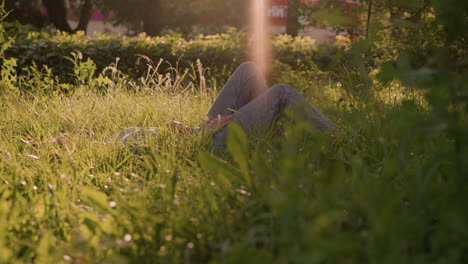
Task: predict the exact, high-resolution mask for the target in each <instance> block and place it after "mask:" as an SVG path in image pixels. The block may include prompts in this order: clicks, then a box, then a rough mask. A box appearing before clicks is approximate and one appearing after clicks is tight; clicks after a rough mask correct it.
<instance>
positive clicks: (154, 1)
mask: <svg viewBox="0 0 468 264" xmlns="http://www.w3.org/2000/svg"><path fill="white" fill-rule="evenodd" d="M142 18H143V30H144V31H145V33H146V34H147V35H148V36H158V35H159V34H161V30H162V21H161V0H150V2H149V3H148V6H147V8H146V10H145V12H144V14H143V17H142Z"/></svg>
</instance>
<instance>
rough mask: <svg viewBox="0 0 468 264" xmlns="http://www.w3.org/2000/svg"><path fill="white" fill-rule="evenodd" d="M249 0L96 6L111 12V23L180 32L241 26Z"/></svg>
mask: <svg viewBox="0 0 468 264" xmlns="http://www.w3.org/2000/svg"><path fill="white" fill-rule="evenodd" d="M248 2H249V0H225V1H218V0H196V1H194V0H178V1H172V0H134V1H132V3H131V5H129V3H128V1H125V0H103V1H102V2H101V5H100V7H101V8H102V9H103V10H104V11H105V12H106V13H107V14H108V13H109V12H115V13H116V16H115V18H114V19H113V22H114V23H115V24H125V25H127V26H129V27H130V28H131V29H133V30H134V31H136V32H145V33H146V34H148V35H150V36H156V35H159V34H161V32H162V31H163V30H173V31H177V32H181V33H184V34H189V33H191V32H193V31H201V33H216V32H219V31H222V30H223V28H225V27H227V26H234V27H238V28H239V27H243V26H245V24H244V23H246V22H248V19H246V17H247V7H248Z"/></svg>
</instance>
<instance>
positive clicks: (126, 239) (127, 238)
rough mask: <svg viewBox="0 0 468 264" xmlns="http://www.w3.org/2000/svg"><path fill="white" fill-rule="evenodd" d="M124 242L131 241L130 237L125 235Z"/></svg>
mask: <svg viewBox="0 0 468 264" xmlns="http://www.w3.org/2000/svg"><path fill="white" fill-rule="evenodd" d="M124 240H125V241H126V242H129V241H130V240H132V235H130V234H126V235H125V236H124Z"/></svg>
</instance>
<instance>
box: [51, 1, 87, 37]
mask: <svg viewBox="0 0 468 264" xmlns="http://www.w3.org/2000/svg"><path fill="white" fill-rule="evenodd" d="M42 2H43V3H44V6H45V7H46V8H47V13H48V15H49V19H50V21H51V22H52V24H53V25H54V26H55V27H56V28H57V29H58V30H60V31H64V32H67V33H76V32H77V31H80V30H83V31H86V29H87V28H88V24H89V20H90V19H91V14H92V10H93V0H85V2H84V4H83V6H82V7H81V12H80V21H79V22H78V26H77V27H76V29H72V28H71V27H70V24H68V21H67V9H66V7H65V2H64V1H63V0H42Z"/></svg>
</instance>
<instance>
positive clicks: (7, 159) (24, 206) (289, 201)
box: [0, 0, 468, 263]
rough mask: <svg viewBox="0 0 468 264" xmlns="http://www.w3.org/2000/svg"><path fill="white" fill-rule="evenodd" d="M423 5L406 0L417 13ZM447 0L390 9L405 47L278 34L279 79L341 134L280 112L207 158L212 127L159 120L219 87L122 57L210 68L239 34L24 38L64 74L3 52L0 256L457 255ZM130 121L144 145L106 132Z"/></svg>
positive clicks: (338, 259)
mask: <svg viewBox="0 0 468 264" xmlns="http://www.w3.org/2000/svg"><path fill="white" fill-rule="evenodd" d="M417 2H419V1H409V2H408V3H412V4H414V6H407V5H406V4H405V5H403V3H400V4H401V5H402V6H401V7H399V8H402V9H408V10H409V11H411V10H412V9H410V8H414V11H412V12H416V11H417V10H419V9H418V5H417ZM443 2H445V1H438V0H434V1H432V2H430V3H432V4H433V5H431V6H430V7H431V8H429V9H428V10H431V11H430V12H429V13H427V14H426V15H427V17H426V18H427V19H428V20H427V21H425V22H424V21H419V22H413V23H415V24H411V23H408V22H407V21H406V22H402V21H398V22H395V23H398V25H400V26H401V27H404V28H402V31H404V32H403V33H402V43H401V45H400V44H398V43H397V42H395V41H393V40H392V39H390V38H388V37H389V35H388V34H387V33H388V32H380V33H381V34H380V33H379V34H377V33H378V32H376V34H374V33H372V34H369V38H368V39H367V40H366V39H363V40H360V41H358V42H354V43H352V44H350V43H347V42H345V41H343V42H340V43H338V44H337V45H335V46H319V47H316V46H315V44H314V43H313V41H310V40H308V39H302V38H295V39H292V38H289V37H285V36H281V37H278V38H276V39H275V40H274V41H275V47H276V52H277V54H278V55H279V60H278V61H276V63H275V65H274V67H275V75H276V76H275V80H276V81H279V82H283V83H287V84H290V85H291V86H293V87H296V88H297V89H298V90H299V91H300V92H301V93H302V94H304V95H305V96H306V98H307V99H308V100H309V101H310V102H312V103H313V104H314V105H316V106H317V107H318V108H320V109H321V111H323V112H324V113H325V114H326V115H327V116H329V117H330V118H331V119H332V120H334V121H336V123H337V124H338V129H337V130H335V131H333V132H331V134H330V133H325V134H322V133H318V132H317V131H315V130H314V129H313V128H312V127H311V126H310V124H306V123H303V122H301V121H300V120H297V119H296V118H295V117H294V116H292V115H288V116H289V117H290V118H289V119H290V121H283V120H280V122H279V123H277V126H275V127H273V128H272V129H271V130H270V131H269V132H268V133H267V134H265V135H263V136H262V137H253V138H248V137H247V136H246V134H245V133H244V131H243V130H242V129H241V128H240V127H238V126H235V125H231V126H230V127H229V129H230V134H229V138H228V144H227V149H226V151H223V152H221V153H216V155H215V154H214V153H212V152H211V151H210V146H209V143H208V142H207V141H208V140H207V139H206V138H204V137H202V136H193V137H185V136H184V135H179V134H174V132H172V131H169V130H167V129H165V128H164V126H163V125H161V124H164V123H166V122H168V121H169V120H172V119H173V120H179V121H182V122H184V123H187V124H188V125H192V126H196V125H198V124H199V123H200V122H202V120H203V119H204V114H205V113H206V112H207V110H208V108H209V106H210V104H211V103H212V101H213V100H214V98H215V96H216V93H215V92H213V89H205V88H206V86H208V87H213V86H215V84H216V83H213V82H212V81H213V80H210V81H208V82H204V81H203V80H205V79H206V78H205V76H204V73H205V69H204V68H203V66H202V65H201V63H198V64H197V66H193V67H188V70H187V71H181V70H179V69H178V68H177V67H173V68H172V69H171V70H169V71H166V69H164V66H162V64H163V63H162V62H161V61H160V62H159V63H157V64H154V63H152V62H151V60H149V59H148V58H147V57H144V56H140V57H139V59H140V63H145V65H141V64H132V63H133V61H134V60H135V57H134V53H133V52H135V50H136V51H138V53H137V54H152V53H151V52H155V54H165V56H169V58H170V59H171V58H172V59H174V62H173V63H175V61H176V60H177V59H178V58H179V57H178V56H180V55H182V54H184V57H187V58H186V59H185V60H186V61H183V60H184V57H183V58H182V59H181V60H180V62H179V64H180V65H184V64H185V65H190V63H191V62H194V61H189V60H196V59H197V58H200V57H199V56H200V55H205V56H206V59H207V60H209V59H211V60H212V61H210V64H208V65H210V67H211V65H215V66H213V68H212V71H213V72H212V74H213V76H218V78H219V76H220V75H223V74H227V73H229V71H230V70H231V68H232V67H234V66H235V65H236V64H238V63H239V62H240V59H239V58H237V57H235V56H238V55H239V54H240V53H241V52H244V50H243V49H242V48H241V47H242V45H241V44H239V43H242V41H239V42H236V41H238V40H239V39H241V38H240V37H239V38H234V37H232V35H229V34H226V35H216V36H206V37H202V36H201V37H199V38H197V39H194V40H192V41H188V40H184V39H181V38H180V37H179V36H176V35H174V36H167V37H161V38H147V37H145V36H139V37H137V38H127V37H122V38H121V39H118V38H117V37H115V38H114V37H110V36H100V37H98V38H97V39H96V40H90V39H87V38H84V37H83V36H70V35H65V34H60V35H57V36H54V37H51V36H47V35H46V36H40V35H38V34H35V33H34V34H31V36H30V38H29V39H28V40H20V41H18V42H17V43H16V44H15V45H18V43H21V41H25V43H26V44H25V46H24V47H23V48H24V51H27V50H28V49H29V47H34V48H33V49H32V50H33V51H34V52H35V53H36V54H35V53H34V52H29V54H27V55H26V56H29V57H32V58H34V55H38V56H39V57H38V58H40V56H44V55H41V54H43V53H41V52H46V51H48V52H50V50H52V53H53V52H56V53H54V55H53V56H50V57H49V59H50V60H51V62H53V63H55V64H54V65H51V67H52V66H53V67H58V68H59V69H60V71H62V72H60V74H62V77H60V78H59V77H58V76H57V75H56V74H55V73H54V71H53V70H52V68H51V67H43V65H45V64H46V63H45V62H48V61H47V60H46V59H43V62H44V63H42V64H40V63H39V61H36V60H35V59H33V60H31V61H30V62H28V63H26V62H25V61H26V60H24V61H22V57H21V56H19V55H18V57H7V58H8V59H7V60H4V58H3V57H2V63H3V65H2V70H1V73H2V80H1V82H2V89H3V88H4V87H5V85H8V87H11V89H12V90H13V91H15V92H14V93H8V92H3V90H2V93H0V112H1V113H2V115H0V124H2V125H1V126H0V135H1V137H0V233H1V234H2V236H0V262H2V263H3V262H5V263H15V262H21V263H23V262H34V263H58V262H61V261H62V262H63V261H65V262H74V263H103V262H112V263H154V262H157V263H190V262H191V263H207V262H212V263H239V262H245V263H262V262H265V263H343V262H346V263H348V262H349V263H465V262H467V260H468V255H467V252H468V242H467V241H468V231H467V230H468V228H467V223H468V213H467V212H468V211H467V210H466V209H465V208H466V204H465V201H466V200H467V199H468V197H467V196H468V185H467V184H466V179H465V178H466V175H468V174H467V171H466V166H465V165H466V164H465V163H466V160H467V157H468V141H467V137H466V135H467V134H468V126H467V124H468V122H467V115H466V113H467V110H468V108H467V107H468V102H467V100H468V96H467V94H468V93H467V90H468V88H467V84H468V80H467V76H468V74H466V58H465V57H464V56H463V55H466V50H464V47H465V41H466V40H465V38H464V37H465V35H466V30H467V28H468V27H466V21H464V20H463V19H462V18H463V17H466V10H467V9H466V8H463V7H466V3H465V2H466V1H456V0H450V1H449V2H448V3H449V5H448V6H447V5H445V4H443ZM382 3H383V2H380V1H376V2H374V4H376V5H375V6H377V7H379V9H380V8H384V7H385V5H377V4H382ZM375 6H374V7H375ZM454 7H459V8H454ZM395 8H396V7H395ZM379 9H378V10H379ZM382 10H384V9H382ZM424 10H426V9H424ZM0 11H1V9H0ZM0 13H1V12H0ZM0 17H1V16H0ZM423 17H424V16H423ZM0 25H1V24H0ZM407 27H408V28H407ZM416 27H418V28H419V27H420V28H425V29H426V30H427V31H426V33H427V36H428V40H427V41H426V40H424V41H422V40H421V39H420V37H419V35H413V36H416V37H415V40H414V43H425V44H424V45H423V46H421V49H418V48H416V47H413V46H411V45H408V44H404V45H403V43H411V36H412V34H416V33H411V32H412V30H413V29H415V28H416ZM376 28H379V27H377V26H376V25H375V27H374V29H376ZM2 34H4V31H0V36H3V35H2ZM231 34H234V33H231ZM403 36H404V37H403ZM233 40H236V41H233ZM28 41H29V42H28ZM94 41H96V43H95V42H94ZM97 43H99V44H100V45H104V47H105V48H106V49H108V50H115V53H114V54H109V55H108V54H107V53H105V49H104V48H100V46H99V45H98V44H97ZM52 44H53V45H52ZM59 44H60V45H59ZM90 47H93V48H94V49H96V50H95V51H93V52H94V53H92V54H94V55H93V56H94V57H93V56H90V55H89V53H90V52H92V49H91V48H90ZM130 47H131V49H132V50H133V51H132V52H131V53H132V54H130V52H129V53H128V54H125V53H124V52H123V51H125V50H126V49H127V48H128V49H130ZM62 49H63V50H64V51H62ZM392 49H394V50H395V51H394V52H393V51H392ZM161 50H162V51H161ZM422 50H424V54H426V56H420V52H421V51H422ZM140 51H142V52H140ZM145 51H146V52H145ZM148 51H151V52H148ZM62 52H63V53H62ZM72 52H73V53H72ZM119 52H120V53H119ZM156 52H160V53H156ZM115 54H122V56H118V57H119V58H118V59H115ZM168 54H169V55H168ZM226 54H228V55H226ZM300 54H303V56H304V58H301V55H300ZM333 54H334V55H333ZM64 56H66V57H64ZM99 56H101V57H99ZM106 56H109V57H106ZM171 56H172V57H171ZM160 57H163V56H160ZM45 58H47V56H45ZM157 58H159V55H158V56H155V57H154V58H153V61H158V59H157ZM163 58H167V57H163ZM234 58H236V60H235V59H234ZM201 59H202V60H203V58H201ZM238 60H239V61H238ZM5 61H7V62H8V61H10V66H8V65H9V64H8V63H5ZM16 61H18V63H19V65H21V66H20V68H21V69H22V70H21V72H18V71H17V70H15V69H17V68H15V66H14V62H16ZM33 61H36V62H37V64H35V63H33ZM59 62H63V63H65V64H59ZM126 63H128V64H126ZM217 63H219V64H217ZM222 63H224V64H222ZM39 65H40V66H39ZM108 65H110V66H108ZM194 65H195V64H194ZM315 65H318V66H315ZM60 67H63V68H60ZM138 67H141V68H138ZM317 68H319V69H326V70H327V71H330V72H331V73H332V74H333V75H334V78H335V79H330V78H329V75H328V74H325V75H324V73H322V72H320V71H318V70H317ZM121 69H122V70H121ZM100 72H102V75H98V76H96V74H98V73H100ZM124 72H125V73H126V74H124ZM141 73H143V74H141ZM214 73H216V74H214ZM131 74H134V77H135V78H129V77H127V76H128V75H131ZM4 76H6V77H4ZM67 76H68V78H69V79H68V80H69V82H68V83H65V82H63V78H65V77H67ZM336 80H339V81H340V82H339V83H336ZM71 91H73V92H71ZM132 126H157V127H160V129H161V130H160V132H161V133H159V134H158V135H157V136H156V138H155V140H154V142H153V143H154V144H150V145H146V146H144V147H141V148H140V149H137V151H135V149H128V148H125V147H122V146H118V145H113V144H108V143H106V142H107V141H106V139H107V138H109V137H110V136H112V135H113V134H115V133H117V132H118V131H120V130H121V129H123V128H126V127H132ZM64 133H66V134H64Z"/></svg>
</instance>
